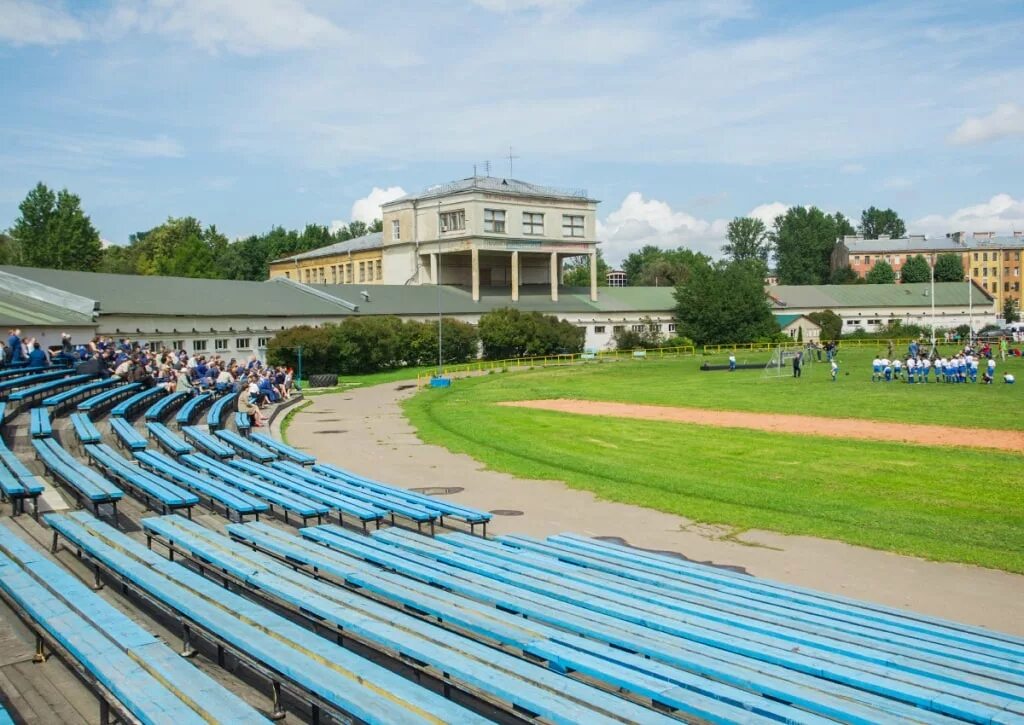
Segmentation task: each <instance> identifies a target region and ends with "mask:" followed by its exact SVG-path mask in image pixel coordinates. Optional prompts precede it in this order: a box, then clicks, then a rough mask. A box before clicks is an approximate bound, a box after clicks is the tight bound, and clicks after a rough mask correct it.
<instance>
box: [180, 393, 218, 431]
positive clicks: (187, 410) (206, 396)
mask: <svg viewBox="0 0 1024 725" xmlns="http://www.w3.org/2000/svg"><path fill="white" fill-rule="evenodd" d="M211 400H213V393H200V394H199V395H196V396H194V397H193V398H192V399H191V400H189V401H187V402H186V403H185V404H184V405H183V406H181V407H180V408H178V412H177V414H176V415H175V416H174V420H175V422H176V423H177V424H178V426H179V427H181V426H183V425H191V424H192V419H193V418H194V417H195V416H196V414H197V413H198V412H199V411H200V410H202V409H203V408H204V407H205V406H206V405H208V404H209V403H210V401H211Z"/></svg>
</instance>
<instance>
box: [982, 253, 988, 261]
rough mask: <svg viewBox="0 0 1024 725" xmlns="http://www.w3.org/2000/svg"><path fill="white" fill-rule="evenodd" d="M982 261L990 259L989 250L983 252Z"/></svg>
mask: <svg viewBox="0 0 1024 725" xmlns="http://www.w3.org/2000/svg"><path fill="white" fill-rule="evenodd" d="M981 261H982V262H987V261H988V252H982V253H981Z"/></svg>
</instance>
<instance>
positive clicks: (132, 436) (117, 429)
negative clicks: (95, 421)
mask: <svg viewBox="0 0 1024 725" xmlns="http://www.w3.org/2000/svg"><path fill="white" fill-rule="evenodd" d="M110 430H111V431H113V433H114V435H115V436H116V437H117V442H118V445H120V446H121V447H123V448H127V449H128V450H130V451H141V450H143V449H144V448H146V446H147V445H148V444H147V443H146V439H145V438H143V437H142V434H141V433H139V431H137V430H136V429H135V426H134V425H132V424H131V421H129V420H128V419H126V418H111V419H110Z"/></svg>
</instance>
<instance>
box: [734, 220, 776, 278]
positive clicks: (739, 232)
mask: <svg viewBox="0 0 1024 725" xmlns="http://www.w3.org/2000/svg"><path fill="white" fill-rule="evenodd" d="M726 237H727V239H728V240H729V241H727V242H726V243H725V244H724V245H722V253H723V254H725V255H726V256H727V257H728V258H729V259H731V260H733V261H738V260H743V259H756V260H758V261H759V262H762V263H763V264H764V265H765V266H767V264H768V255H769V254H771V240H770V238H769V237H768V229H767V227H765V225H764V222H763V221H761V220H760V219H755V218H753V217H748V216H744V217H736V218H735V219H733V220H732V221H731V222H729V229H728V231H727V232H726Z"/></svg>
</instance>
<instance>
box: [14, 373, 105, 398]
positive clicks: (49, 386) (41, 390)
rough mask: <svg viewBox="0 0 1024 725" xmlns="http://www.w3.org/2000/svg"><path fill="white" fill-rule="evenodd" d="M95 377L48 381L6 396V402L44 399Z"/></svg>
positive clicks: (87, 376)
mask: <svg viewBox="0 0 1024 725" xmlns="http://www.w3.org/2000/svg"><path fill="white" fill-rule="evenodd" d="M94 377H96V376H95V375H71V376H69V377H66V378H59V379H57V380H50V381H49V382H45V383H39V384H38V385H33V386H32V387H30V388H22V389H21V390H17V391H15V392H13V393H11V394H10V395H8V396H7V400H8V401H10V402H12V403H24V402H26V401H32V400H35V399H36V398H45V397H46V396H47V395H50V394H51V393H55V392H57V391H58V390H64V389H65V388H68V387H74V386H75V385H79V384H81V383H84V382H85V381H86V380H91V379H93V378H94Z"/></svg>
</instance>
